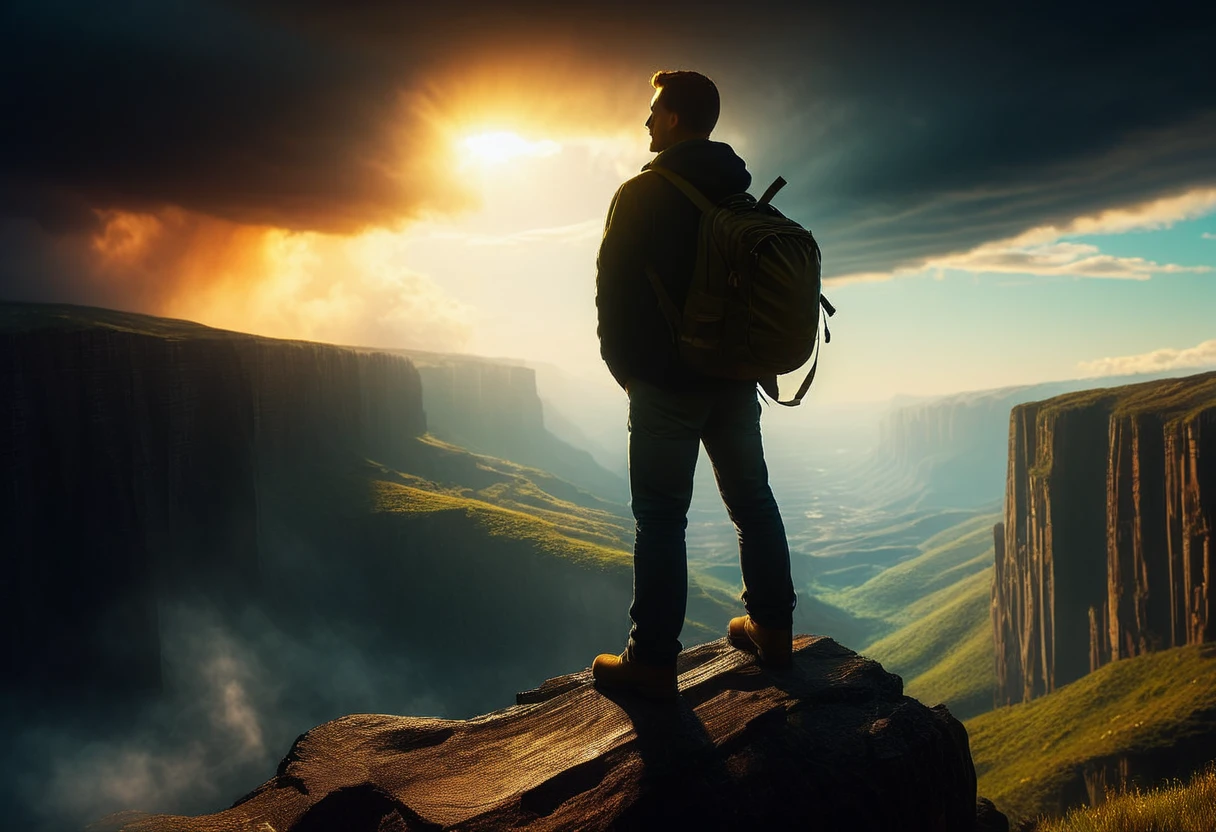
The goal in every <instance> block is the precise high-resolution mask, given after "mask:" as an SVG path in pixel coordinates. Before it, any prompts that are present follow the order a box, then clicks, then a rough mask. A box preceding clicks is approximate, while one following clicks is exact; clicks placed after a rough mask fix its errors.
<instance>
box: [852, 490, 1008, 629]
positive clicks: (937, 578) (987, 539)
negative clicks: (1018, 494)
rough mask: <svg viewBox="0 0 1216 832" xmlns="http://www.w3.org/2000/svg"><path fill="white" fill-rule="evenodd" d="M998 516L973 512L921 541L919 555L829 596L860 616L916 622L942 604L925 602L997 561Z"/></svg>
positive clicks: (894, 622)
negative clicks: (994, 538)
mask: <svg viewBox="0 0 1216 832" xmlns="http://www.w3.org/2000/svg"><path fill="white" fill-rule="evenodd" d="M999 519H1000V516H999V515H997V514H983V515H980V516H978V517H969V518H968V519H966V520H964V521H963V522H961V523H958V524H956V525H953V526H951V527H949V528H947V529H944V530H942V531H940V532H938V533H936V534H934V535H932V536H931V537H929V538H928V539H927V540H925V541H924V542H922V543H920V544H919V545H918V546H917V547H916V548H917V549H918V550H919V551H920V554H919V555H917V556H916V557H914V558H910V559H908V560H905V561H903V562H901V563H897V564H895V565H894V566H892V567H890V568H889V569H886V570H884V571H883V572H882V573H881V574H879V575H876V576H875V577H873V578H871V579H870V580H868V581H866V582H865V583H864V584H862V585H861V586H858V587H853V588H852V589H848V590H845V591H843V592H840V593H836V594H833V595H831V596H830V597H829V600H831V602H832V603H834V604H836V605H837V606H839V607H841V608H843V609H846V610H849V611H850V612H852V613H854V614H856V615H863V616H867V617H878V618H884V619H886V620H888V621H889V622H891V623H892V624H893V625H902V624H907V623H909V622H912V621H914V620H916V619H917V618H920V617H922V616H923V615H924V614H926V613H927V612H929V611H930V609H932V608H934V607H935V606H937V603H936V602H935V603H934V604H933V606H931V607H929V608H926V607H925V605H924V603H923V602H925V601H926V600H927V599H929V598H930V597H931V596H932V595H933V594H934V593H936V592H939V591H941V590H944V589H949V588H950V587H951V586H954V585H956V584H958V583H959V582H960V581H963V580H965V579H967V578H969V577H971V576H973V575H975V574H976V573H977V572H980V571H983V570H984V569H987V568H988V567H989V566H991V565H992V555H993V549H992V526H993V524H994V523H996V522H997V521H998V520H999ZM937 600H938V601H940V600H941V599H937Z"/></svg>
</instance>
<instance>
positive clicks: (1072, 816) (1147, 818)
mask: <svg viewBox="0 0 1216 832" xmlns="http://www.w3.org/2000/svg"><path fill="white" fill-rule="evenodd" d="M1034 830H1035V832H1216V767H1214V766H1211V765H1209V766H1208V767H1207V768H1206V769H1205V770H1203V771H1200V772H1196V773H1195V774H1194V775H1192V777H1191V781H1190V783H1185V784H1184V783H1182V782H1176V783H1175V784H1174V785H1171V786H1166V787H1164V788H1159V789H1150V790H1147V791H1141V790H1140V789H1132V790H1130V791H1125V792H1107V795H1106V802H1104V803H1102V804H1101V805H1099V806H1093V807H1085V808H1082V809H1073V810H1072V811H1070V812H1069V813H1068V814H1067V815H1065V816H1064V817H1062V818H1058V819H1056V820H1042V821H1040V822H1039V823H1038V824H1037V825H1035V827H1034Z"/></svg>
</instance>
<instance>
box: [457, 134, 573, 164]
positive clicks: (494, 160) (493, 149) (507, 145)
mask: <svg viewBox="0 0 1216 832" xmlns="http://www.w3.org/2000/svg"><path fill="white" fill-rule="evenodd" d="M459 147H460V150H461V151H462V153H463V154H464V155H465V157H466V158H469V159H472V160H474V161H477V162H482V163H485V164H498V163H501V162H506V161H509V160H511V159H516V158H518V157H520V156H552V155H554V154H555V153H558V152H560V151H561V145H559V144H558V143H557V142H554V141H538V142H533V141H528V140H527V139H525V138H524V137H523V136H521V135H519V134H518V133H512V132H509V131H506V130H496V131H492V132H489V133H477V134H475V135H472V136H466V137H464V138H463V139H461V140H460V141H459Z"/></svg>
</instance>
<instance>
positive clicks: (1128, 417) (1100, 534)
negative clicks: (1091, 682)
mask: <svg viewBox="0 0 1216 832" xmlns="http://www.w3.org/2000/svg"><path fill="white" fill-rule="evenodd" d="M1214 518H1216V373H1206V374H1202V375H1196V376H1191V377H1187V378H1183V379H1170V380H1166V381H1154V382H1148V383H1144V384H1137V385H1131V386H1127V387H1118V388H1108V389H1101V390H1091V391H1083V392H1078V393H1073V394H1068V395H1064V396H1059V397H1056V398H1054V399H1050V400H1047V401H1043V402H1034V403H1029V404H1025V405H1020V406H1018V407H1015V408H1014V409H1013V411H1012V413H1011V415H1010V429H1009V459H1008V468H1007V481H1006V492H1005V521H1004V523H1003V524H999V525H998V527H997V529H996V530H995V534H996V536H997V537H998V545H997V548H996V571H995V576H994V580H993V588H992V621H993V629H994V635H995V639H996V653H997V655H996V663H997V700H998V703H1001V704H1005V703H1011V702H1018V701H1027V700H1029V699H1032V698H1034V697H1036V696H1039V695H1042V694H1044V693H1048V692H1050V691H1052V690H1054V689H1056V688H1057V687H1059V686H1061V685H1064V684H1067V683H1068V682H1070V681H1073V680H1075V679H1078V678H1080V677H1081V676H1083V675H1085V674H1086V673H1089V672H1090V671H1092V670H1094V669H1096V668H1097V667H1099V666H1101V665H1103V664H1105V663H1107V662H1109V661H1112V660H1114V659H1119V658H1126V657H1128V656H1134V655H1139V654H1141V653H1144V652H1148V651H1151V650H1156V649H1162V648H1166V647H1173V646H1179V645H1184V644H1193V643H1196V642H1201V641H1211V640H1213V639H1216V616H1214V615H1213V609H1212V601H1211V595H1212V589H1211V587H1212V578H1213V566H1214V564H1213V556H1214V552H1213V528H1214V526H1216V524H1214ZM1000 538H1003V540H1002V539H1000Z"/></svg>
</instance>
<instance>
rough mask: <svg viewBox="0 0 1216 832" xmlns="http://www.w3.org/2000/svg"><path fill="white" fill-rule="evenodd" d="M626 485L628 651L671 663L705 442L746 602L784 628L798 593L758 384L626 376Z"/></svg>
mask: <svg viewBox="0 0 1216 832" xmlns="http://www.w3.org/2000/svg"><path fill="white" fill-rule="evenodd" d="M628 393H629V488H630V491H631V493H632V496H633V501H632V505H633V516H634V518H635V520H636V521H637V527H636V528H637V536H636V539H635V542H634V550H633V605H632V606H631V607H630V609H629V617H630V618H631V619H632V620H633V627H632V629H631V630H630V633H629V648H628V649H629V655H630V657H631V658H633V659H634V660H636V661H638V662H640V663H643V664H670V663H672V662H674V661H675V659H676V656H677V655H679V653H680V650H681V649H683V645H682V644H681V643H680V640H679V636H680V630H681V629H683V626H684V614H685V610H686V607H687V605H688V560H687V552H686V549H685V543H684V532H685V529H686V528H687V527H688V507H689V504H690V503H691V502H692V485H693V472H694V471H695V470H696V466H697V456H698V454H699V453H700V448H701V443H702V442H704V443H705V451H706V453H707V454H708V455H709V459H710V462H712V463H713V466H714V476H715V478H716V479H717V481H718V490H719V491H720V492H721V494H722V500H723V501H724V502H725V503H726V510H727V513H728V514H729V515H730V519H731V521H732V522H733V523H734V524H735V529H736V531H737V532H738V535H739V561H740V565H741V567H742V571H743V586H744V590H743V596H742V599H741V600H742V601H743V604H744V607H745V609H746V610H747V613H748V615H750V616H751V617H752V618H753V619H755V620H756V622H757V623H759V624H762V625H764V626H766V627H783V628H785V627H790V626H792V624H793V620H794V607H795V606H796V605H797V603H798V597H797V595H796V594H795V592H794V584H793V581H792V580H791V578H790V550H789V543H788V542H787V540H786V537H785V525H784V524H783V523H782V522H781V513H780V511H779V510H778V508H777V501H776V500H774V499H773V492H772V489H770V488H769V485H768V467H767V466H766V465H765V463H764V448H763V446H762V443H761V439H760V401H759V399H758V397H757V395H756V387H755V385H751V386H744V385H739V386H731V387H726V386H723V387H722V388H720V389H716V390H691V391H672V390H666V389H663V388H661V387H656V386H655V385H653V384H650V383H648V382H645V381H639V380H636V379H635V380H632V381H630V382H629V389H628Z"/></svg>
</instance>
